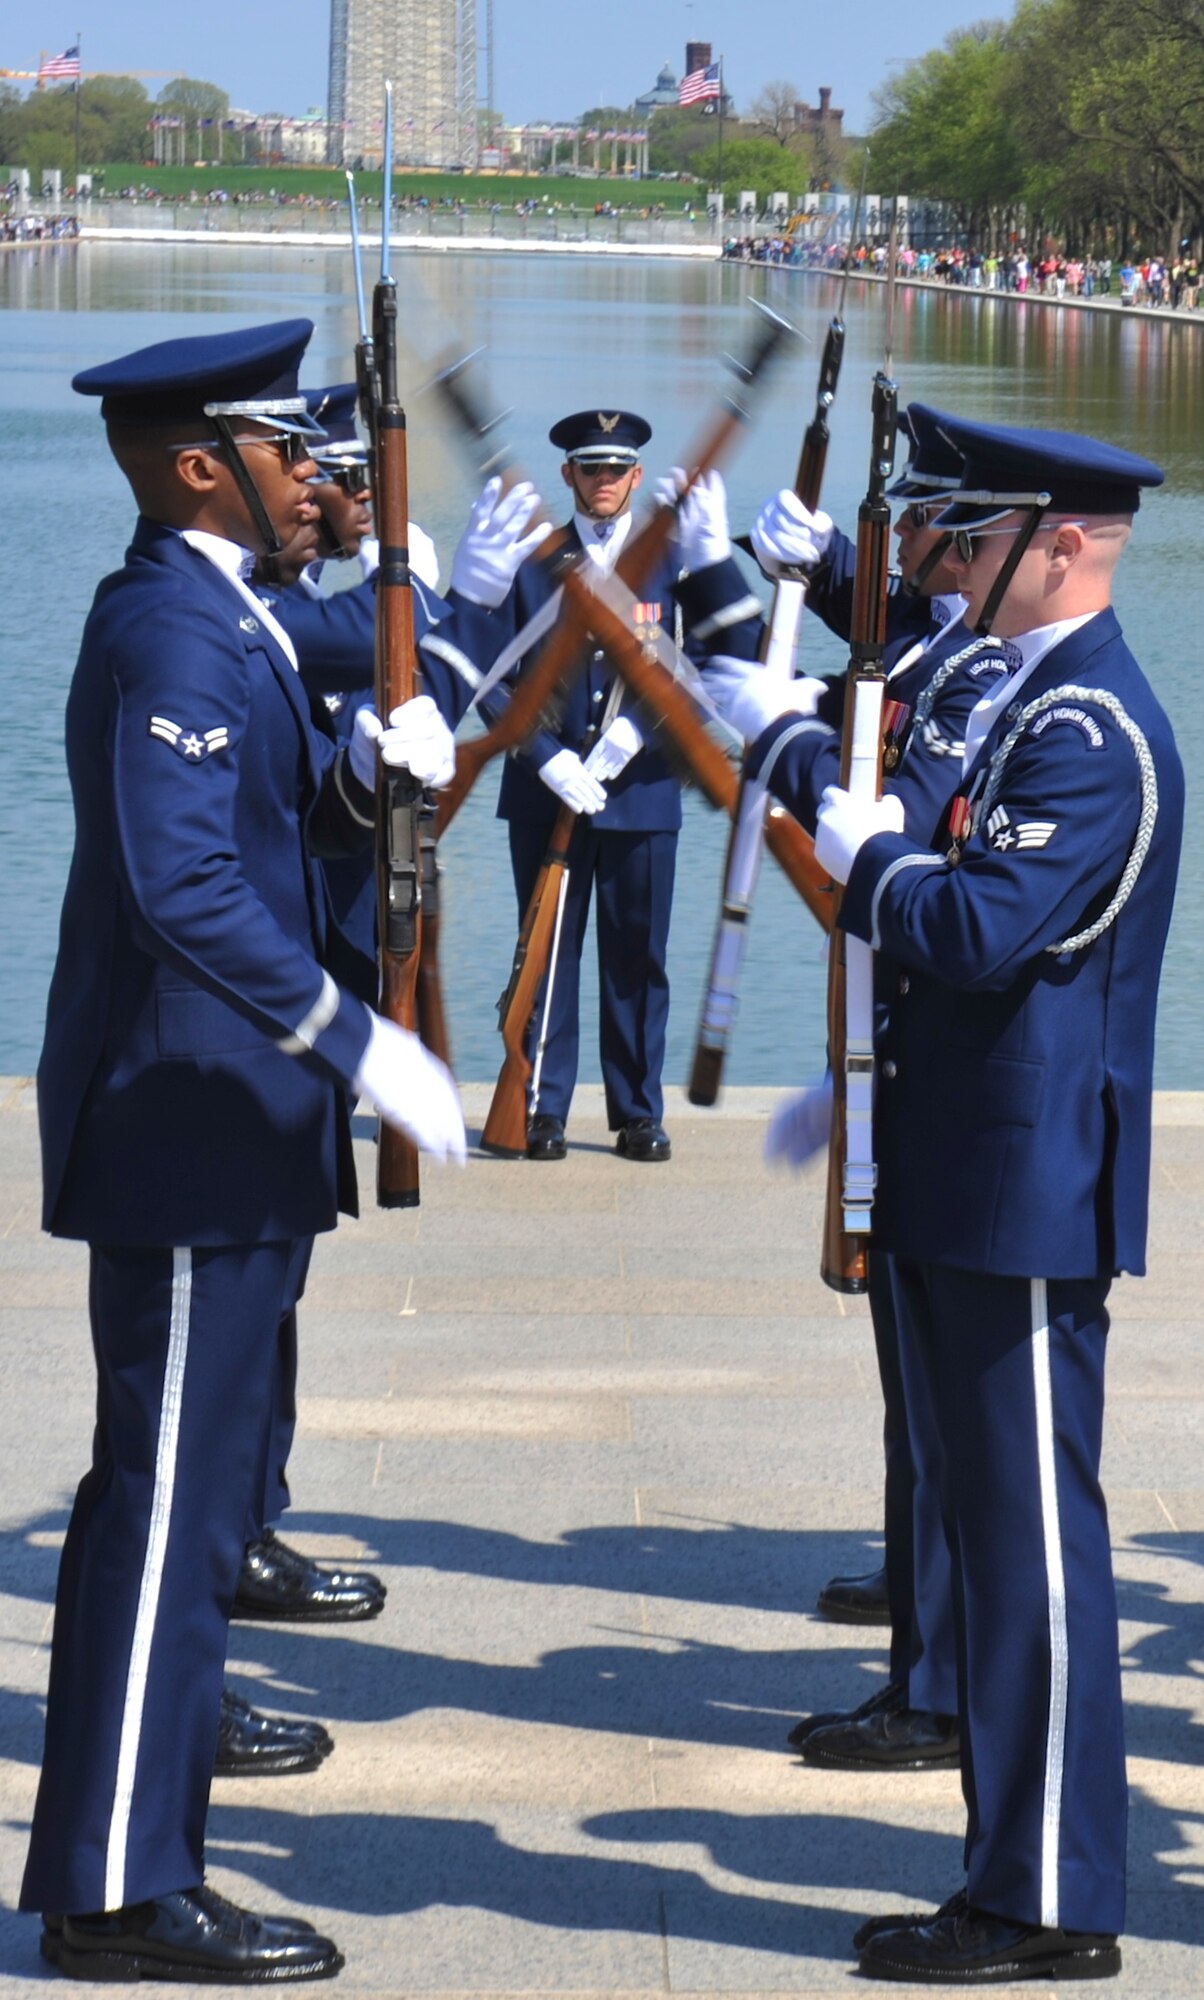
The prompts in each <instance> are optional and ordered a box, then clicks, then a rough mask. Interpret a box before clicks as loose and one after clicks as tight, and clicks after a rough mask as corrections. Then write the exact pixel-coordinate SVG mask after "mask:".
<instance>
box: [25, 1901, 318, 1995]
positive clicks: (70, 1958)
mask: <svg viewBox="0 0 1204 2000" xmlns="http://www.w3.org/2000/svg"><path fill="white" fill-rule="evenodd" d="M44 1944H45V1934H43V1955H44V1956H46V1955H47V1954H46V1952H45V1949H44ZM56 1951H57V1956H56V1957H54V1958H53V1959H51V1963H52V1964H55V1965H57V1966H58V1969H59V1971H60V1972H62V1973H65V1974H66V1976H67V1978H68V1979H104V1980H134V1979H164V1980H167V1979H170V1980H183V1981H188V1982H194V1983H198V1984H206V1985H209V1984H212V1985H222V1986H241V1985H251V1984H253V1983H254V1984H260V1983H267V1982H269V1981H271V1982H273V1983H274V1982H275V1981H277V1980H282V1979H332V1978H333V1977H334V1975H335V1973H336V1972H338V1971H339V1970H340V1969H341V1967H342V1964H343V1955H342V1953H341V1952H340V1951H339V1950H338V1948H337V1946H335V1945H334V1944H332V1942H331V1940H330V1939H329V1938H324V1937H320V1936H319V1934H318V1932H317V1931H314V1930H311V1929H310V1928H309V1927H308V1926H307V1925H304V1924H300V1923H294V1922H293V1921H292V1919H291V1918H288V1917H270V1918H269V1917H260V1916H256V1915H254V1914H253V1912H252V1911H250V1910H240V1909H239V1908H238V1907H237V1905H236V1904H234V1903H228V1902H227V1901H226V1898H225V1897H224V1896H219V1895H218V1894H217V1891H216V1890H215V1889H210V1888H209V1887H208V1886H207V1885H206V1884H202V1885H201V1887H200V1888H199V1889H178V1890H176V1892H175V1893H174V1894H173V1895H170V1896H156V1897H155V1898H154V1900H153V1901H151V1902H147V1903H131V1904H130V1905H129V1906H128V1908H126V1909H124V1910H112V1911H107V1912H104V1913H101V1914H99V1915H96V1916H66V1917H64V1918H63V1921H62V1931H61V1933H60V1934H59V1938H58V1942H57V1946H56Z"/></svg>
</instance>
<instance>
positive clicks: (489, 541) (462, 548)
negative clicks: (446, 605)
mask: <svg viewBox="0 0 1204 2000" xmlns="http://www.w3.org/2000/svg"><path fill="white" fill-rule="evenodd" d="M501 492H502V482H501V480H500V479H499V478H497V477H496V476H495V477H494V478H493V479H490V480H488V481H487V482H486V484H485V486H484V487H483V489H482V491H481V495H480V498H479V499H478V500H477V501H476V502H475V504H474V506H473V509H472V512H471V514H470V515H469V517H468V526H467V527H466V528H465V530H464V533H463V534H462V535H461V537H460V542H459V546H458V548H457V549H456V553H455V555H454V556H453V557H452V567H451V584H450V588H451V589H452V590H457V591H459V593H460V595H461V597H467V598H468V599H469V600H470V602H471V603H473V604H483V605H485V606H486V608H487V609H488V610H490V611H492V610H494V609H496V607H497V606H498V605H499V604H500V603H501V602H502V600H503V598H504V597H506V596H507V594H508V593H509V590H510V586H511V584H512V583H513V582H514V579H515V577H516V576H517V575H518V572H519V570H520V569H521V568H522V566H523V564H524V563H525V562H526V560H527V557H528V556H529V555H531V554H532V553H533V551H534V550H535V549H537V548H538V547H539V545H540V543H541V542H542V541H543V540H544V539H545V537H546V536H548V535H550V534H551V532H552V524H551V522H550V521H541V522H540V523H539V525H538V527H535V528H532V529H531V532H530V534H524V532H523V531H524V529H525V528H526V527H527V524H528V522H529V521H530V519H531V516H532V515H533V514H536V513H538V512H539V509H540V507H541V506H542V504H543V503H542V501H541V500H540V497H539V495H538V493H537V492H536V491H535V488H534V487H533V486H532V484H531V482H530V480H528V479H520V480H519V482H518V484H517V486H512V487H511V488H510V491H509V493H507V494H505V495H504V496H503V497H501V498H499V497H498V496H499V495H500V494H501Z"/></svg>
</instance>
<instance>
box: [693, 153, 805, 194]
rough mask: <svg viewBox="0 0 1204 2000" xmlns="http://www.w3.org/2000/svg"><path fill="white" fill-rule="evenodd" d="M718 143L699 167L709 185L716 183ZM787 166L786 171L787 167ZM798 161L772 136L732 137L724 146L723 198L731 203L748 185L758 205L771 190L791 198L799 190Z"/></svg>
mask: <svg viewBox="0 0 1204 2000" xmlns="http://www.w3.org/2000/svg"><path fill="white" fill-rule="evenodd" d="M719 168H720V160H719V147H718V145H715V146H713V147H712V148H711V150H710V151H709V152H706V153H704V154H703V155H702V157H701V159H700V160H699V162H698V171H699V174H700V175H701V176H702V178H703V179H704V180H705V182H706V184H707V186H708V187H716V186H718V185H719ZM787 168H789V172H787V171H786V169H787ZM805 179H806V174H805V172H804V173H803V175H802V179H800V173H799V163H798V161H797V160H796V159H794V158H793V157H792V155H790V154H789V153H783V151H782V149H781V147H780V146H779V145H777V144H776V142H775V141H774V140H773V139H743V138H741V139H733V140H731V141H730V142H729V143H726V144H725V145H724V148H723V184H722V185H723V198H724V201H725V203H727V204H729V205H730V204H731V203H733V202H735V201H736V199H737V197H738V196H739V195H740V194H741V193H742V192H743V190H744V189H745V188H751V190H752V192H753V193H754V194H755V196H756V198H757V207H758V208H759V209H760V208H764V207H765V205H766V203H767V201H768V199H769V197H770V195H771V194H779V193H785V194H786V195H787V196H788V197H789V198H790V199H791V200H793V198H794V196H795V195H797V194H799V193H800V192H801V190H802V182H803V180H805Z"/></svg>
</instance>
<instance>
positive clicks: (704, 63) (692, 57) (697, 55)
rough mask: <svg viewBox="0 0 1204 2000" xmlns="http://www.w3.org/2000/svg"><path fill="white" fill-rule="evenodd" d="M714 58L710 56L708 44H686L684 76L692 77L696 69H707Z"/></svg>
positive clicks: (709, 45)
mask: <svg viewBox="0 0 1204 2000" xmlns="http://www.w3.org/2000/svg"><path fill="white" fill-rule="evenodd" d="M714 60H715V58H714V56H713V55H712V54H711V44H710V43H709V42H687V43H686V71H685V73H686V75H687V76H693V74H694V71H695V70H696V69H709V68H710V66H711V64H712V63H713V62H714Z"/></svg>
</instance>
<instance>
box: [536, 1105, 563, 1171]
mask: <svg viewBox="0 0 1204 2000" xmlns="http://www.w3.org/2000/svg"><path fill="white" fill-rule="evenodd" d="M567 1152H568V1146H567V1145H566V1143H565V1137H564V1119H563V1118H553V1117H552V1116H551V1115H550V1114H549V1113H548V1112H546V1111H538V1112H536V1114H535V1116H534V1118H528V1120H527V1158H528V1159H529V1160H563V1158H564V1156H565V1154H566V1153H567Z"/></svg>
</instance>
